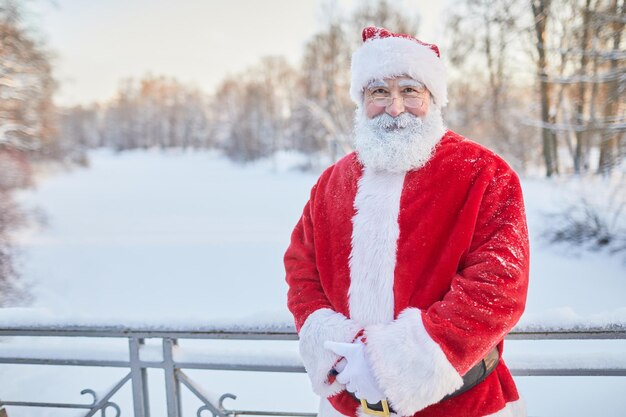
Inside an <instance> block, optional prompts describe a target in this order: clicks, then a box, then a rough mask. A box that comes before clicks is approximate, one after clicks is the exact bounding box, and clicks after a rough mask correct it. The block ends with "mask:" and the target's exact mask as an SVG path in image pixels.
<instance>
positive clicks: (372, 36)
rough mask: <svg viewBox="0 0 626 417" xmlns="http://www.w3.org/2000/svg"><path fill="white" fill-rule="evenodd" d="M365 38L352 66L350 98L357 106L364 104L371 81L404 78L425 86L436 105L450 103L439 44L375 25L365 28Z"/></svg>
mask: <svg viewBox="0 0 626 417" xmlns="http://www.w3.org/2000/svg"><path fill="white" fill-rule="evenodd" d="M362 38H363V45H361V47H360V48H359V49H357V50H356V51H355V52H354V54H352V67H351V73H352V80H351V86H350V97H352V100H353V101H354V102H355V103H356V104H357V105H359V106H360V105H361V104H362V103H363V90H364V89H365V88H366V87H367V85H368V84H369V83H370V82H372V81H373V80H380V79H383V78H389V77H398V76H402V75H406V76H408V77H411V78H413V79H414V80H417V81H420V82H421V83H423V84H424V85H425V86H426V88H428V90H429V91H430V93H431V94H432V96H433V99H434V101H435V105H437V106H439V107H444V106H445V105H446V104H447V103H448V89H447V83H446V67H445V65H444V64H443V61H442V60H441V57H440V56H439V48H437V46H436V45H433V44H429V43H425V42H422V41H420V40H419V39H417V38H414V37H413V36H410V35H405V34H401V33H393V32H390V31H388V30H387V29H383V28H377V27H374V26H369V27H366V28H365V29H363V33H362Z"/></svg>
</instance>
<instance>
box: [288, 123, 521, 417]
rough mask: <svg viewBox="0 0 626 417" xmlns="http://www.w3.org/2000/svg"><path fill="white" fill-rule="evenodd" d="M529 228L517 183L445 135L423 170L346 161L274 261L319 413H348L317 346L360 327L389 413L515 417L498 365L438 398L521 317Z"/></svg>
mask: <svg viewBox="0 0 626 417" xmlns="http://www.w3.org/2000/svg"><path fill="white" fill-rule="evenodd" d="M528 262H529V248H528V232H527V228H526V221H525V214H524V205H523V200H522V192H521V188H520V184H519V179H518V177H517V175H516V174H515V173H514V172H513V171H512V170H511V168H510V167H509V166H508V165H507V164H506V163H505V162H504V161H503V160H502V159H501V158H499V157H498V156H497V155H495V154H494V153H492V152H491V151H489V150H487V149H485V148H483V147H481V146H480V145H477V144H475V143H473V142H471V141H469V140H467V139H465V138H463V137H461V136H459V135H457V134H455V133H453V132H451V131H448V132H447V133H446V134H445V135H444V137H443V138H442V140H441V141H440V142H439V144H438V145H437V147H436V149H435V152H434V154H433V156H432V158H431V159H430V160H429V162H428V163H427V164H426V165H425V166H423V167H422V168H420V169H417V170H413V171H409V172H408V173H406V174H404V173H402V174H395V173H383V172H373V171H371V170H368V169H365V168H363V166H362V165H361V164H360V163H359V161H358V160H357V158H356V155H355V154H350V155H347V156H346V157H344V158H343V159H341V160H340V161H339V162H337V163H336V164H334V165H333V166H331V167H330V168H328V169H327V170H326V171H325V172H324V173H323V174H322V175H321V176H320V178H319V180H318V181H317V183H316V184H315V186H314V187H313V189H312V191H311V196H310V200H309V201H308V203H307V204H306V206H305V208H304V212H303V214H302V217H301V219H300V221H299V222H298V224H297V225H296V227H295V229H294V231H293V234H292V237H291V244H290V246H289V248H288V249H287V252H286V254H285V268H286V271H287V282H288V285H289V291H288V307H289V309H290V310H291V312H292V313H293V315H294V318H295V323H296V329H297V330H298V333H299V335H300V352H301V356H302V360H303V362H304V365H305V367H306V370H307V373H308V375H309V377H310V379H311V382H312V385H313V390H314V391H315V392H316V393H317V394H319V395H320V396H321V397H322V404H321V406H320V417H327V416H339V415H347V416H355V415H359V414H361V413H362V412H361V410H360V406H359V404H358V403H357V401H355V400H354V399H353V398H351V397H350V396H349V395H348V394H347V393H346V392H345V391H344V387H343V386H342V385H340V384H339V383H338V382H336V381H332V382H331V381H329V380H328V372H329V370H330V369H331V368H332V367H333V365H334V364H335V362H336V361H337V360H338V357H337V355H335V354H334V353H332V352H330V351H328V350H325V349H324V347H323V343H324V341H326V340H333V341H338V342H352V341H353V340H354V337H355V334H356V333H357V332H359V330H361V329H365V336H366V340H367V345H366V351H367V353H368V356H369V358H370V359H371V361H372V367H373V371H374V374H375V376H376V378H377V380H378V382H379V384H380V386H381V388H382V389H383V391H384V392H385V395H386V396H387V398H388V401H389V403H390V406H391V407H393V408H394V409H395V411H396V412H397V413H398V415H403V416H410V415H414V416H416V417H418V416H419V417H439V416H441V417H443V416H446V417H450V416H468V417H479V416H490V415H493V416H522V415H525V410H524V407H523V404H522V402H521V401H520V400H519V396H518V393H517V390H516V388H515V384H514V382H513V379H512V377H511V374H510V372H509V370H508V369H507V367H506V365H505V364H504V362H503V361H502V360H501V361H500V363H499V365H498V367H497V368H496V370H495V371H494V372H493V373H492V374H491V375H490V376H489V377H487V378H486V379H485V381H483V382H482V383H481V384H479V385H477V386H476V387H474V388H472V389H471V390H469V391H467V392H465V393H463V394H461V395H458V396H456V397H453V398H451V399H448V400H444V401H441V400H442V398H443V397H444V396H446V395H447V394H449V393H451V392H453V391H455V390H456V389H457V388H458V387H460V386H461V385H462V375H464V374H465V373H466V372H467V371H468V370H469V369H471V367H472V366H474V365H475V364H476V363H477V362H478V361H480V360H481V359H482V358H483V357H484V356H485V355H486V354H487V353H488V352H489V351H490V350H491V349H492V348H493V347H494V346H497V347H498V349H499V352H500V354H501V352H502V345H503V338H504V336H505V335H506V334H507V333H508V332H509V331H510V330H511V328H512V327H513V326H514V325H515V323H516V322H517V321H518V319H519V317H520V315H521V314H522V312H523V310H524V305H525V301H526V292H527V283H528V267H529V265H528Z"/></svg>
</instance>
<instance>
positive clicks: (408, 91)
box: [401, 87, 420, 96]
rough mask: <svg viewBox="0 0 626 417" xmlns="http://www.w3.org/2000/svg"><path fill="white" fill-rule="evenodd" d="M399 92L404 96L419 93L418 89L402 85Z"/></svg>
mask: <svg viewBox="0 0 626 417" xmlns="http://www.w3.org/2000/svg"><path fill="white" fill-rule="evenodd" d="M401 93H402V94H403V95H405V96H416V95H418V94H419V93H420V91H419V90H417V89H415V88H413V87H404V88H403V89H402V92H401Z"/></svg>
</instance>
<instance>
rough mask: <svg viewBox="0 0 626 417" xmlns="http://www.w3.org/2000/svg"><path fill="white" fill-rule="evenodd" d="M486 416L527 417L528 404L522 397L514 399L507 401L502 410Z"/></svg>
mask: <svg viewBox="0 0 626 417" xmlns="http://www.w3.org/2000/svg"><path fill="white" fill-rule="evenodd" d="M485 417H526V404H525V403H524V401H522V400H521V399H520V400H517V401H512V402H510V403H507V404H506V405H505V406H504V408H503V409H502V410H499V411H496V412H495V413H493V414H489V415H488V416H485Z"/></svg>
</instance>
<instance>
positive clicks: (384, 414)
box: [361, 399, 391, 417]
mask: <svg viewBox="0 0 626 417" xmlns="http://www.w3.org/2000/svg"><path fill="white" fill-rule="evenodd" d="M380 403H381V404H382V406H383V411H378V410H372V409H371V408H369V407H368V405H367V401H366V400H365V399H362V400H361V407H363V412H364V413H365V414H369V415H371V416H379V417H389V415H390V414H391V413H390V412H389V404H387V400H382V401H381V402H380Z"/></svg>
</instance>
